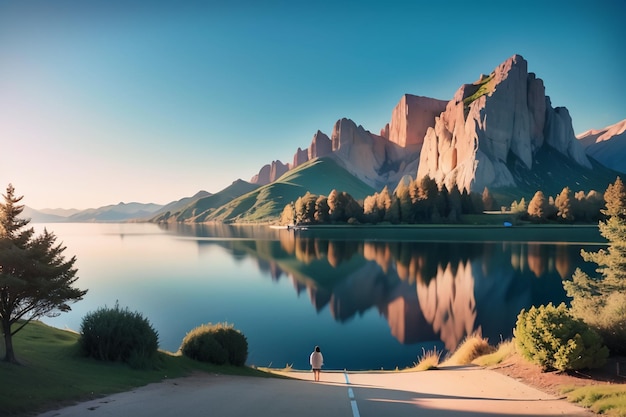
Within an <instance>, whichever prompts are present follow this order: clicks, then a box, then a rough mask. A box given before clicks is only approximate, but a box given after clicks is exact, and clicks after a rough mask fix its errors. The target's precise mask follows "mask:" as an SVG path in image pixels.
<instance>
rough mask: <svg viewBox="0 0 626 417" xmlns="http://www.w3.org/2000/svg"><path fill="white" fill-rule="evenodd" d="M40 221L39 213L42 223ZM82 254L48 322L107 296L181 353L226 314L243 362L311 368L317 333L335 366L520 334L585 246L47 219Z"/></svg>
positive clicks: (379, 362)
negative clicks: (71, 287)
mask: <svg viewBox="0 0 626 417" xmlns="http://www.w3.org/2000/svg"><path fill="white" fill-rule="evenodd" d="M34 226H35V228H36V230H38V231H41V230H42V229H43V227H44V225H41V224H39V225H34ZM46 227H47V228H48V230H51V231H53V232H54V233H55V234H56V235H57V237H58V239H59V241H62V242H63V244H64V246H66V247H67V249H66V251H65V255H66V256H68V257H69V256H72V255H76V257H77V259H78V260H77V264H76V266H77V267H78V270H79V273H78V275H79V277H80V278H79V280H78V286H79V287H80V288H83V289H84V288H87V289H88V290H89V292H88V293H87V295H86V297H85V299H84V300H82V301H80V302H78V303H76V304H73V305H72V311H71V312H69V313H64V314H62V315H60V316H59V317H55V318H45V319H44V321H45V322H46V323H48V324H51V325H53V326H56V327H60V328H70V329H73V330H78V329H79V328H80V322H81V319H82V317H83V316H84V315H85V314H86V313H88V312H90V311H93V310H95V309H97V308H98V307H102V306H105V305H106V306H109V307H112V306H114V305H115V302H116V301H119V304H120V306H122V307H128V308H129V309H131V310H133V311H139V312H141V313H142V314H143V315H144V316H145V317H147V318H148V319H149V320H150V322H151V323H152V325H153V326H154V328H155V329H156V330H157V331H158V333H159V341H160V345H161V348H163V349H166V350H170V351H176V350H177V349H178V347H179V346H180V343H181V341H182V339H183V337H184V336H185V334H186V333H187V332H188V331H189V330H191V329H192V328H194V327H196V326H198V325H200V324H203V323H209V322H211V323H217V322H224V321H226V322H229V323H233V324H234V325H235V327H236V328H237V329H239V330H241V331H242V332H243V333H244V334H245V335H246V337H247V339H248V344H249V357H248V363H249V364H252V365H258V366H274V367H282V366H285V365H287V364H290V365H293V366H294V367H295V368H300V369H304V368H308V355H309V353H310V351H311V350H312V348H313V346H314V345H316V344H317V345H320V347H321V348H322V352H323V353H324V355H325V366H326V367H327V368H330V369H344V368H345V369H378V368H385V369H392V368H395V367H396V366H398V367H400V368H403V367H406V366H410V365H412V364H413V363H414V362H416V361H417V358H418V356H419V355H421V353H422V349H426V350H429V349H432V348H433V347H437V349H438V350H443V349H448V350H452V349H454V348H455V347H456V346H457V345H458V344H459V342H461V341H462V340H463V338H464V337H465V336H466V335H468V334H471V333H472V332H474V331H477V330H480V331H482V334H483V335H484V336H486V337H488V338H489V339H490V341H492V342H494V343H495V342H497V341H499V340H501V339H502V338H508V337H510V336H511V334H512V328H513V326H514V324H515V320H516V316H517V314H518V313H519V311H520V310H521V309H522V308H527V307H529V306H531V305H538V304H545V303H547V302H550V301H552V302H555V303H559V302H561V301H567V299H566V295H565V292H564V290H563V288H562V285H561V278H562V277H567V276H571V274H572V272H573V271H574V269H575V268H576V267H577V266H582V267H584V268H585V269H587V270H588V269H589V267H590V266H589V264H585V263H584V262H583V261H582V259H581V258H580V255H579V253H580V249H581V247H583V246H582V245H581V244H541V243H512V242H488V243H485V242H478V243H477V242H474V243H450V242H447V243H442V242H415V241H410V240H406V239H405V240H403V241H397V240H393V239H392V240H389V239H387V240H357V239H350V238H349V237H345V236H344V237H341V235H342V234H345V233H346V232H345V231H344V232H341V233H338V235H337V236H336V237H335V238H333V239H328V238H316V237H315V232H313V231H306V232H300V233H299V235H298V234H296V236H294V232H289V231H285V230H280V231H279V230H273V229H269V228H267V227H254V228H253V227H247V228H234V227H228V226H197V227H190V226H169V228H163V227H160V226H157V225H153V224H49V225H46Z"/></svg>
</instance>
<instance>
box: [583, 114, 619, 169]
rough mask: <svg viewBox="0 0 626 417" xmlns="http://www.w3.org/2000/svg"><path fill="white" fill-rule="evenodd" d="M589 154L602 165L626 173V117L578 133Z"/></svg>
mask: <svg viewBox="0 0 626 417" xmlns="http://www.w3.org/2000/svg"><path fill="white" fill-rule="evenodd" d="M578 140H579V142H580V144H581V145H582V146H583V148H584V149H585V152H586V154H587V155H589V156H590V157H592V158H593V159H595V160H596V161H598V162H600V163H601V164H602V165H604V166H606V167H608V168H611V169H613V170H615V171H619V172H622V173H625V174H626V158H625V157H624V155H626V119H624V120H622V121H621V122H618V123H616V124H614V125H611V126H608V127H605V128H604V129H599V130H589V131H587V132H584V133H581V134H580V135H578Z"/></svg>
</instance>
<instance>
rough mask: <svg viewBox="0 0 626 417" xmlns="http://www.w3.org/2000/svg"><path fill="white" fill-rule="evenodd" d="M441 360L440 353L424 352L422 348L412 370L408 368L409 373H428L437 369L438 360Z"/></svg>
mask: <svg viewBox="0 0 626 417" xmlns="http://www.w3.org/2000/svg"><path fill="white" fill-rule="evenodd" d="M440 359H441V352H437V349H434V350H428V351H426V350H424V349H423V348H422V356H421V357H420V358H419V359H418V361H417V363H416V364H415V366H414V367H413V368H409V369H408V370H411V371H428V370H431V369H437V367H438V366H439V360H440Z"/></svg>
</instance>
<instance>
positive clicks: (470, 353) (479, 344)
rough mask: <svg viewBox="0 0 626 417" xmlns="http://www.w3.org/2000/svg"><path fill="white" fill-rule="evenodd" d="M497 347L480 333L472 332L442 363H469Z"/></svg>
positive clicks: (454, 364) (447, 364) (448, 364)
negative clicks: (490, 343)
mask: <svg viewBox="0 0 626 417" xmlns="http://www.w3.org/2000/svg"><path fill="white" fill-rule="evenodd" d="M494 350H495V348H494V347H493V346H491V345H489V341H488V340H487V339H485V338H483V337H482V336H480V335H479V334H478V333H474V334H471V335H469V336H467V337H466V338H465V340H463V341H462V342H461V344H460V345H459V346H458V347H457V348H456V350H455V351H454V352H453V353H452V355H450V356H449V357H448V358H447V359H446V360H445V361H444V363H443V364H442V365H443V366H458V365H469V364H471V363H472V361H473V360H475V359H476V358H478V357H480V356H483V355H488V354H491V353H493V352H494Z"/></svg>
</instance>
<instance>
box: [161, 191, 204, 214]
mask: <svg viewBox="0 0 626 417" xmlns="http://www.w3.org/2000/svg"><path fill="white" fill-rule="evenodd" d="M212 195H213V194H211V193H209V192H207V191H204V190H201V191H198V192H197V193H195V194H194V195H193V196H191V197H185V198H181V199H180V200H176V201H172V202H171V203H168V204H166V205H164V206H163V207H161V208H160V209H159V210H158V211H157V212H156V213H153V216H152V217H156V216H160V215H167V213H176V212H178V211H180V210H182V209H184V208H185V207H187V206H188V205H190V204H193V203H195V202H196V201H198V200H200V199H203V198H206V197H210V196H212Z"/></svg>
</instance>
